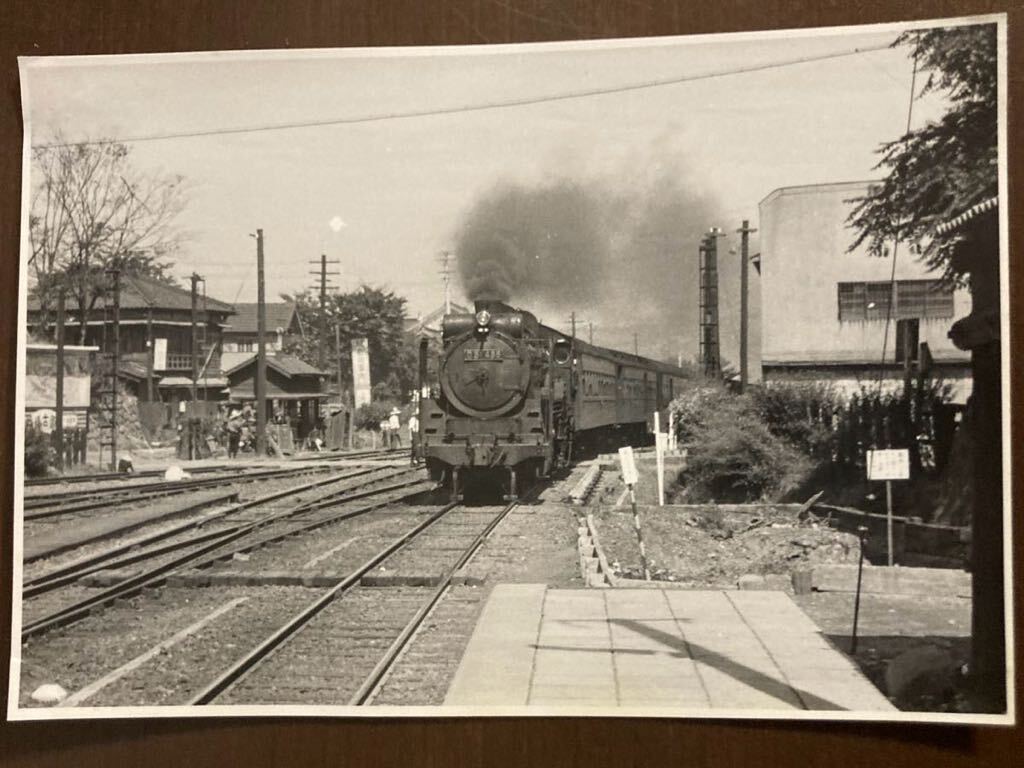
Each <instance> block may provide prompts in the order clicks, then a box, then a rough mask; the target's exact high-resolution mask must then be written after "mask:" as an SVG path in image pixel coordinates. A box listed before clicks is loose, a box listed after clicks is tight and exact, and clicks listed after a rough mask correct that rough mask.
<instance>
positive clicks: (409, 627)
mask: <svg viewBox="0 0 1024 768" xmlns="http://www.w3.org/2000/svg"><path fill="white" fill-rule="evenodd" d="M519 503H520V502H519V500H518V499H517V500H515V501H513V502H511V503H510V504H508V505H507V506H506V507H505V508H504V509H502V510H501V512H499V513H498V514H497V515H495V516H494V519H493V520H491V521H490V523H488V524H487V527H486V528H484V530H483V531H481V532H480V533H479V534H478V535H477V537H476V538H475V539H474V540H473V543H472V544H470V545H469V546H468V547H466V549H465V551H464V552H463V553H462V556H461V557H460V558H459V560H458V562H456V563H455V565H454V566H452V567H451V568H450V569H449V570H448V571H447V572H446V573H445V575H444V576H443V577H442V579H441V582H440V584H438V586H437V589H435V590H434V592H433V593H432V594H431V596H430V597H429V598H428V599H427V601H426V602H425V603H424V604H423V605H422V606H421V607H420V609H419V610H418V611H416V613H415V614H414V615H413V617H412V618H411V619H410V620H409V622H408V623H407V624H406V625H405V627H404V628H403V629H402V631H401V632H400V633H399V635H398V637H396V638H395V640H394V641H393V642H392V643H391V645H390V646H388V649H387V651H385V652H384V656H383V657H381V660H380V661H378V662H377V664H376V666H375V667H374V668H373V670H372V671H371V672H370V674H369V675H367V677H366V679H365V680H364V681H363V684H362V685H361V686H359V689H358V690H357V691H356V692H355V693H354V694H353V695H352V698H351V699H349V705H350V706H362V705H364V704H366V703H367V701H368V700H369V699H370V697H371V696H373V694H374V693H375V692H376V691H377V690H378V688H379V686H380V685H381V683H382V681H383V680H384V677H385V676H386V675H387V674H388V672H390V671H391V669H392V667H393V665H394V663H395V662H396V661H397V660H398V657H399V656H400V655H401V653H402V651H403V650H404V649H405V648H406V646H407V644H408V643H409V641H410V640H411V639H412V637H413V635H414V634H415V633H416V630H417V629H419V628H420V625H421V624H422V623H423V621H424V619H426V618H427V616H429V615H430V612H431V611H433V610H434V606H436V605H437V603H438V601H439V600H440V599H441V597H442V596H443V595H444V593H445V592H447V591H448V588H449V587H450V586H451V583H452V579H453V578H454V577H455V574H456V573H458V571H459V569H460V568H464V567H465V566H466V564H467V563H468V562H469V561H470V560H472V559H473V556H474V555H476V553H477V552H478V551H479V549H480V547H482V546H483V544H484V542H485V541H486V540H487V537H488V536H490V535H491V533H493V532H494V529H495V528H497V527H498V525H499V524H500V523H501V521H502V520H504V519H505V517H506V516H507V515H508V513H509V512H511V511H512V510H513V509H515V508H516V507H518V506H519Z"/></svg>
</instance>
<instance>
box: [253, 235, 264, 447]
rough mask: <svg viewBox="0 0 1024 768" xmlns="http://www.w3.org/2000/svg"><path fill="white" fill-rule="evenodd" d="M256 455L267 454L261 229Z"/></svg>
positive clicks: (259, 241) (260, 239)
mask: <svg viewBox="0 0 1024 768" xmlns="http://www.w3.org/2000/svg"><path fill="white" fill-rule="evenodd" d="M253 384H254V387H253V389H254V390H255V395H256V455H257V456H260V457H263V456H266V455H267V302H266V296H265V288H264V285H263V230H262V229H257V230H256V381H255V382H253Z"/></svg>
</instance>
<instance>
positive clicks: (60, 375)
mask: <svg viewBox="0 0 1024 768" xmlns="http://www.w3.org/2000/svg"><path fill="white" fill-rule="evenodd" d="M64 299H65V289H64V286H61V288H60V291H59V292H58V293H57V423H56V425H54V428H55V429H56V431H57V470H58V471H60V472H63V471H64Z"/></svg>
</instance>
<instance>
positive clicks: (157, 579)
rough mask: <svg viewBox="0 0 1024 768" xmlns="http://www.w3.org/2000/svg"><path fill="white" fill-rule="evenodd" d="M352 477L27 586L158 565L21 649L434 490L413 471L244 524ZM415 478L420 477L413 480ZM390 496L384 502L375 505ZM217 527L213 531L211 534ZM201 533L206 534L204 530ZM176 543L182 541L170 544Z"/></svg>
mask: <svg viewBox="0 0 1024 768" xmlns="http://www.w3.org/2000/svg"><path fill="white" fill-rule="evenodd" d="M372 471H373V470H365V471H363V472H359V473H352V474H347V475H344V476H342V477H336V478H328V479H325V480H321V481H317V482H314V483H310V484H306V485H304V486H301V487H300V488H297V489H289V490H286V491H280V492H277V493H274V494H270V495H268V496H264V497H258V498H256V499H251V500H249V501H246V502H242V503H239V504H234V505H232V506H231V507H229V508H227V509H225V510H222V511H221V512H218V513H215V514H214V515H211V516H207V517H205V518H203V519H201V520H198V521H192V522H190V523H186V524H183V525H181V526H177V527H176V528H174V529H171V530H168V531H163V532H160V533H158V534H153V535H151V536H149V537H146V538H145V539H143V540H136V541H134V542H130V543H126V544H124V545H122V546H119V547H116V548H113V549H112V550H110V551H107V552H103V553H100V554H98V555H95V556H91V557H88V558H83V559H81V560H79V561H76V562H75V563H72V564H70V565H67V566H64V567H61V568H57V569H53V570H51V571H49V572H47V573H45V574H42V575H40V576H38V577H36V578H34V579H31V580H30V581H27V582H26V583H25V584H24V591H23V597H24V598H26V599H32V598H34V597H37V596H40V595H43V594H46V593H48V592H52V591H54V590H56V589H59V588H61V587H64V586H67V585H71V584H74V583H75V582H77V581H78V580H79V579H81V578H82V577H83V576H86V575H88V574H91V573H95V572H97V571H100V570H111V569H117V568H124V567H126V566H129V565H138V564H140V563H145V562H146V561H155V562H153V563H150V564H149V566H148V567H147V568H146V569H145V570H142V571H141V572H138V573H134V574H132V575H129V576H126V577H125V578H124V579H123V580H122V581H120V582H119V583H117V584H115V585H113V586H111V587H109V588H107V589H104V590H102V591H100V592H99V593H97V594H90V595H87V596H86V597H84V598H83V599H80V600H75V601H73V602H71V603H70V604H66V605H61V606H60V607H58V608H56V609H54V610H51V611H49V612H48V613H46V614H44V615H42V616H39V617H37V618H35V619H33V620H31V621H29V622H26V623H25V625H24V626H23V627H22V641H23V642H24V641H25V640H28V639H30V638H32V637H36V636H38V635H41V634H43V633H45V632H47V631H49V630H51V629H54V628H57V627H62V626H67V625H69V624H71V623H73V622H75V621H77V620H79V619H81V618H83V617H84V616H87V615H89V613H90V612H92V611H93V610H96V609H97V608H100V607H102V606H104V605H107V604H110V603H112V602H114V601H116V600H119V599H122V598H126V597H131V596H133V595H136V594H138V593H139V592H141V591H142V590H144V589H148V588H152V587H157V586H160V585H162V584H164V583H165V582H166V580H167V578H168V577H169V576H170V575H172V574H174V573H176V572H179V571H181V570H183V569H185V568H204V567H208V566H211V565H213V564H215V563H217V562H218V561H222V560H227V559H230V558H232V557H234V556H235V555H237V554H240V553H246V552H250V551H252V550H254V549H258V548H260V547H265V546H267V545H268V544H272V543H275V542H278V541H281V540H283V539H286V538H289V537H292V536H298V535H301V534H303V533H308V532H310V531H313V530H315V529H317V528H320V527H323V526H326V525H330V524H332V523H334V522H338V521H341V520H345V519H348V518H351V517H355V516H358V515H361V514H365V513H366V512H369V511H371V510H374V509H379V508H380V507H382V506H386V505H388V504H393V503H395V502H396V501H398V500H400V499H404V498H408V497H410V496H415V495H419V494H421V493H423V492H424V491H426V490H429V489H431V488H433V487H434V485H433V484H432V483H430V482H428V481H425V480H423V479H422V477H419V476H417V477H414V478H410V477H409V475H411V474H413V472H412V471H411V470H407V469H406V470H399V471H394V472H390V473H387V472H386V473H384V474H383V475H382V474H379V473H378V474H377V475H376V476H375V477H373V478H370V479H366V480H365V481H364V482H361V483H359V484H357V485H355V486H347V487H345V488H342V489H337V490H335V491H332V492H330V493H327V494H322V495H318V496H317V497H316V498H315V499H313V500H308V501H298V502H296V503H293V504H291V505H289V506H288V507H287V508H286V509H283V510H273V509H272V510H270V511H268V512H264V513H262V514H259V515H258V516H256V517H255V518H253V519H245V517H244V514H243V513H245V512H251V511H255V510H258V509H259V508H260V507H261V506H266V505H268V504H271V503H275V502H279V501H281V500H283V499H286V498H287V497H289V496H295V495H298V494H302V493H305V492H308V491H311V490H318V489H319V488H321V487H322V486H325V485H328V484H330V483H332V482H339V481H341V480H346V479H351V478H352V477H353V476H355V475H357V474H367V473H370V472H372ZM416 474H417V475H418V473H416ZM382 495H386V497H385V498H376V497H379V496H382ZM357 501H358V502H363V503H361V504H359V505H358V506H357V507H356V508H355V509H350V508H346V509H345V510H343V511H341V512H331V509H332V508H333V507H337V506H340V505H348V504H350V503H351V502H357ZM211 527H213V528H214V530H209V528H211ZM200 528H202V530H199V529H200ZM175 536H182V537H181V538H179V539H177V540H173V539H174V538H175Z"/></svg>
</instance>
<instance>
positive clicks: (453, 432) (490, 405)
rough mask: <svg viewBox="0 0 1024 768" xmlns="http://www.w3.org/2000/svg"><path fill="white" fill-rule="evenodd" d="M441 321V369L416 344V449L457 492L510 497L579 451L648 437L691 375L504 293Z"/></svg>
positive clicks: (645, 441) (424, 346) (637, 442)
mask: <svg viewBox="0 0 1024 768" xmlns="http://www.w3.org/2000/svg"><path fill="white" fill-rule="evenodd" d="M441 328H442V332H441V349H440V351H439V353H438V358H437V359H436V365H435V366H434V367H433V371H431V365H430V359H429V358H430V351H429V343H428V340H427V339H422V340H421V342H420V350H419V377H420V397H419V441H418V443H419V445H418V447H417V456H418V458H420V459H422V460H423V461H424V463H425V464H426V467H427V469H428V471H429V472H430V475H431V477H432V478H433V479H435V480H437V481H439V482H444V483H446V484H448V486H449V487H450V489H451V493H452V497H453V499H455V500H461V499H462V498H464V495H465V493H466V490H467V489H474V490H478V489H482V490H483V491H484V492H486V491H488V490H489V491H493V490H495V489H500V490H501V495H502V496H503V498H505V499H514V498H516V497H517V495H518V493H519V491H520V489H521V488H522V487H523V486H524V484H526V483H532V482H533V481H534V480H535V479H536V478H539V477H547V476H550V475H551V473H552V472H553V471H556V470H558V469H559V468H562V467H565V466H567V465H568V464H569V463H570V462H572V461H573V459H574V458H575V457H578V456H580V455H581V454H586V453H593V452H598V451H602V450H608V449H614V448H617V447H619V446H622V445H642V444H648V443H650V442H651V440H652V435H653V414H654V412H655V411H658V412H660V413H661V414H662V417H664V412H665V411H666V409H667V407H668V404H669V403H670V402H671V400H672V398H673V397H674V395H675V393H676V392H678V391H679V390H680V386H681V384H682V381H683V380H684V379H685V378H686V374H685V372H684V371H683V370H682V369H680V368H678V367H676V366H674V365H669V364H666V363H661V362H658V361H656V360H650V359H648V358H644V357H641V356H639V355H636V354H629V353H627V352H621V351H618V350H614V349H608V348H605V347H600V346H596V345H594V344H589V343H586V342H584V341H582V340H581V339H579V338H576V337H574V336H572V335H566V334H565V333H562V332H560V331H557V330H555V329H554V328H550V327H548V326H545V325H543V324H542V323H540V322H539V321H538V320H537V318H536V317H535V316H534V315H533V314H532V313H530V312H528V311H526V310H523V309H516V308H514V307H512V306H510V305H508V304H505V303H503V302H499V301H477V302H475V304H474V311H473V312H472V313H469V312H464V313H452V314H448V315H446V316H445V317H444V319H443V321H442V326H441ZM662 423H663V424H664V423H666V422H665V420H664V418H662Z"/></svg>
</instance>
